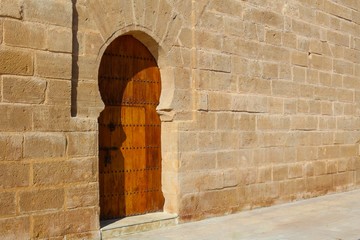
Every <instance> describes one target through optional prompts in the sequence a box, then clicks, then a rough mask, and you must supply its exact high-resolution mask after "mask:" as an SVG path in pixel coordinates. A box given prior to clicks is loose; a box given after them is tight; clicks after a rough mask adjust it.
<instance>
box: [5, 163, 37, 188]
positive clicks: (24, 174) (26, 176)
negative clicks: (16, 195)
mask: <svg viewBox="0 0 360 240" xmlns="http://www.w3.org/2000/svg"><path fill="white" fill-rule="evenodd" d="M29 181H30V165H29V164H24V163H11V164H1V165H0V188H14V187H25V186H28V185H29Z"/></svg>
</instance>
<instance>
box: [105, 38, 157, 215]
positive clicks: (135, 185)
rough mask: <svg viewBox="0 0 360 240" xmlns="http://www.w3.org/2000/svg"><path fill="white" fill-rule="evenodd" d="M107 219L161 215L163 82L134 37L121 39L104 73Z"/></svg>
mask: <svg viewBox="0 0 360 240" xmlns="http://www.w3.org/2000/svg"><path fill="white" fill-rule="evenodd" d="M99 89H100V93H101V97H102V99H103V101H104V103H105V109H104V111H103V112H102V113H101V114H100V117H99V172H100V173H99V182H100V209H101V210H100V211H101V218H102V219H113V218H122V217H125V216H131V215H138V214H144V213H148V212H156V211H161V210H162V208H163V205H164V197H163V195H162V191H161V122H160V118H159V116H158V114H157V112H156V106H157V105H158V103H159V98H160V91H161V81H160V72H159V68H158V67H157V64H156V61H155V59H154V58H153V56H152V55H151V53H150V52H149V51H148V49H147V48H146V47H145V46H144V45H143V44H142V43H141V42H139V41H138V40H136V39H135V38H133V37H132V36H122V37H119V38H117V39H116V40H115V41H114V42H113V43H111V45H110V46H109V47H108V48H107V50H106V51H105V53H104V55H103V58H102V60H101V65H100V69H99Z"/></svg>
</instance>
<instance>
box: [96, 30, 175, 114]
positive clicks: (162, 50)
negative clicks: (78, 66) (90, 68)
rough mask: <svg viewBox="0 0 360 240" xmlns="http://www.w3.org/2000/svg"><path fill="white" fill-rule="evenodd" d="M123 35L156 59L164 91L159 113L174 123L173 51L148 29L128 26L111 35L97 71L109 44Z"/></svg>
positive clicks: (102, 51)
mask: <svg viewBox="0 0 360 240" xmlns="http://www.w3.org/2000/svg"><path fill="white" fill-rule="evenodd" d="M122 35H132V36H133V37H134V38H136V39H137V40H139V41H140V42H141V43H143V44H144V45H145V46H146V47H147V48H148V49H149V51H150V52H151V54H152V55H153V57H154V58H155V59H156V61H157V64H158V67H159V69H160V74H161V84H162V91H161V96H160V103H159V106H158V107H157V111H158V113H159V115H160V117H161V119H162V120H163V121H172V118H173V114H174V113H173V112H172V111H173V110H174V109H173V107H172V102H173V98H174V93H175V83H174V74H173V71H172V66H170V65H168V64H167V63H168V62H169V61H167V60H166V59H167V56H168V54H167V51H169V49H171V47H169V46H165V47H164V46H161V45H160V44H159V43H158V42H159V41H160V39H159V37H158V36H156V35H154V34H153V33H152V32H150V31H149V30H148V29H147V28H142V27H140V26H134V25H133V26H128V27H126V28H124V29H120V30H117V31H115V32H114V33H112V34H111V36H109V37H108V38H107V40H106V42H104V44H103V45H102V46H101V47H100V50H99V54H98V57H97V64H96V65H97V69H99V66H100V62H101V57H102V55H103V53H104V52H105V50H106V48H107V47H108V46H109V44H110V43H111V42H112V41H114V40H115V39H116V38H118V37H119V36H122Z"/></svg>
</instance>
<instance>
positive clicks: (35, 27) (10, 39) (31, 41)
mask: <svg viewBox="0 0 360 240" xmlns="http://www.w3.org/2000/svg"><path fill="white" fill-rule="evenodd" d="M4 43H5V44H7V45H12V46H20V47H29V48H36V49H45V48H46V44H45V43H46V37H45V27H44V25H40V24H36V23H27V22H20V21H14V20H6V21H4Z"/></svg>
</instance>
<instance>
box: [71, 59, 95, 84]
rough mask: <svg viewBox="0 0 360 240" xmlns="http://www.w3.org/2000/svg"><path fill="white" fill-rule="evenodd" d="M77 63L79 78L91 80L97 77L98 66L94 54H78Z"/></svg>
mask: <svg viewBox="0 0 360 240" xmlns="http://www.w3.org/2000/svg"><path fill="white" fill-rule="evenodd" d="M77 64H78V67H79V79H88V80H93V81H94V80H96V79H97V77H98V76H97V73H98V72H97V71H98V69H97V68H98V66H97V62H96V56H95V57H92V56H80V57H79V60H78V63H77ZM70 66H71V65H70Z"/></svg>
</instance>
